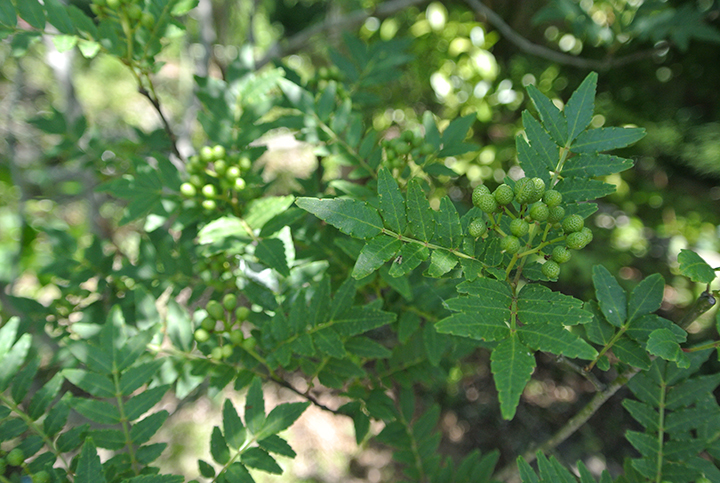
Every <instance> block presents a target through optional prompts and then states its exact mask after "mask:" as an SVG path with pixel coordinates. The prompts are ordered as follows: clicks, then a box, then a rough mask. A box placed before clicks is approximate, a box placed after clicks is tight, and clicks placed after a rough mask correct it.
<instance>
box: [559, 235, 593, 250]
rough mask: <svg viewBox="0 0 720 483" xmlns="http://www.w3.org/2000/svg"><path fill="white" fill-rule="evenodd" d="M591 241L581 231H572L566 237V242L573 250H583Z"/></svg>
mask: <svg viewBox="0 0 720 483" xmlns="http://www.w3.org/2000/svg"><path fill="white" fill-rule="evenodd" d="M589 242H590V241H589V240H588V239H587V237H586V236H585V234H584V233H582V232H579V231H577V232H575V233H570V234H569V235H568V236H567V238H566V239H565V244H566V245H567V246H568V248H572V249H573V250H582V249H583V248H585V245H587V244H588V243H589Z"/></svg>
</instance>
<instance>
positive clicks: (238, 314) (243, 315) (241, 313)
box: [235, 305, 250, 322]
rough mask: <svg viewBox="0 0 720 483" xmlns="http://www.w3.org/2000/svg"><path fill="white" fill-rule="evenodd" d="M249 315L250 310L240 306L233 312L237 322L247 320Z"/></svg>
mask: <svg viewBox="0 0 720 483" xmlns="http://www.w3.org/2000/svg"><path fill="white" fill-rule="evenodd" d="M249 315H250V309H249V308H247V307H245V306H242V305H241V306H240V307H238V308H237V309H236V310H235V318H236V319H237V321H238V322H242V321H244V320H247V318H248V316H249Z"/></svg>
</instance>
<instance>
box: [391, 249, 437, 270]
mask: <svg viewBox="0 0 720 483" xmlns="http://www.w3.org/2000/svg"><path fill="white" fill-rule="evenodd" d="M429 256H430V249H428V247H426V246H425V245H421V244H419V243H405V244H404V245H403V247H402V248H401V249H400V253H399V255H398V257H397V259H396V260H395V262H394V263H393V264H392V266H391V267H390V272H389V274H390V276H391V277H402V276H404V275H407V274H408V273H410V272H412V271H413V270H415V269H416V268H417V267H418V265H420V264H421V263H422V262H424V261H425V260H427V259H428V257H429Z"/></svg>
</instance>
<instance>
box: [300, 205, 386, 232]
mask: <svg viewBox="0 0 720 483" xmlns="http://www.w3.org/2000/svg"><path fill="white" fill-rule="evenodd" d="M295 204H296V205H298V206H299V207H300V208H302V209H303V210H305V211H308V212H310V213H312V214H313V215H315V216H317V217H318V218H320V219H321V220H323V221H325V222H327V223H329V224H331V225H333V226H334V227H335V228H337V229H338V230H340V231H341V232H343V233H345V234H346V235H350V236H353V237H355V238H372V237H374V236H377V235H379V234H380V232H382V229H383V223H382V219H381V218H380V215H379V214H378V212H377V210H375V209H374V208H372V207H371V206H370V205H368V204H367V203H365V202H362V201H358V200H354V199H345V198H332V199H318V198H298V199H297V200H295Z"/></svg>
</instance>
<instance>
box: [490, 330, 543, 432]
mask: <svg viewBox="0 0 720 483" xmlns="http://www.w3.org/2000/svg"><path fill="white" fill-rule="evenodd" d="M490 363H491V364H490V368H491V370H492V373H493V377H494V379H495V387H496V388H497V390H498V399H499V400H500V412H501V413H502V417H503V419H512V418H513V416H515V411H516V409H517V406H518V404H519V403H520V396H521V395H522V392H523V390H524V389H525V385H526V384H527V383H528V381H529V380H530V376H531V375H532V373H533V369H535V358H534V357H533V355H532V354H531V353H530V351H529V350H528V348H527V347H525V346H524V345H523V344H521V343H520V340H519V339H518V338H517V337H514V336H511V337H509V338H507V339H505V340H504V341H502V342H500V344H498V346H497V347H496V348H495V349H494V350H493V351H492V355H491V356H490Z"/></svg>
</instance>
